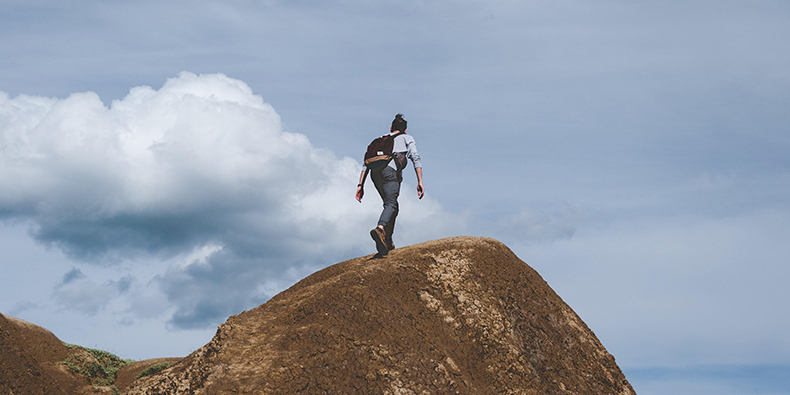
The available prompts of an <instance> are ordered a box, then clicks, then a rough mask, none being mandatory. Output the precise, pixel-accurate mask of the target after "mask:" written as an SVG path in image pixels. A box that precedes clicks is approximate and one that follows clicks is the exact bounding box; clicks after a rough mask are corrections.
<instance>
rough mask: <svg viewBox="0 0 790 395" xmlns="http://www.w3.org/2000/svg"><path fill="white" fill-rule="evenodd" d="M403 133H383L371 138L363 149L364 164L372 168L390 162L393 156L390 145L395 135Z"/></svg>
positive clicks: (392, 143) (391, 145) (393, 141)
mask: <svg viewBox="0 0 790 395" xmlns="http://www.w3.org/2000/svg"><path fill="white" fill-rule="evenodd" d="M404 133H405V132H398V133H395V134H385V135H383V136H381V137H378V138H376V139H375V140H373V141H372V142H371V143H370V144H369V145H368V150H367V151H365V166H367V167H368V169H371V170H372V169H377V168H379V167H382V166H386V165H387V164H388V163H390V161H391V160H392V158H393V154H392V147H393V145H394V143H395V137H398V136H400V135H401V134H404Z"/></svg>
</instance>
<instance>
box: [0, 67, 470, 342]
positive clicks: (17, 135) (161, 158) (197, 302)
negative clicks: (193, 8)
mask: <svg viewBox="0 0 790 395" xmlns="http://www.w3.org/2000/svg"><path fill="white" fill-rule="evenodd" d="M371 138H372V137H371ZM366 143H367V141H364V142H360V143H359V145H360V150H362V149H363V148H364V146H365V144H366ZM0 152H1V153H2V156H0V188H1V189H2V191H3V192H2V193H0V215H2V218H5V219H26V220H30V221H31V222H32V224H33V225H32V227H31V234H32V235H33V237H34V238H35V239H36V240H38V241H39V242H42V243H45V244H48V245H53V246H56V247H58V248H60V249H62V250H63V251H64V252H66V253H67V254H68V256H70V257H71V258H72V259H76V260H78V261H90V262H94V263H100V264H105V265H111V264H120V263H121V262H128V261H129V259H132V260H134V259H138V260H144V259H164V260H168V259H170V258H177V259H176V261H175V262H174V263H172V266H171V267H169V268H168V269H167V271H166V272H163V274H161V276H160V282H159V283H160V284H161V287H162V289H163V290H164V292H165V293H166V294H167V297H168V299H169V300H170V302H171V303H174V304H176V305H177V306H179V308H183V309H182V310H179V311H177V312H176V315H175V317H177V318H178V317H181V318H182V319H183V320H186V321H189V322H190V324H189V325H190V326H192V325H204V324H207V323H209V321H212V320H213V321H217V320H221V319H224V317H225V316H227V315H228V314H230V313H233V312H236V311H238V310H240V309H242V308H249V307H251V306H250V304H251V303H253V302H255V303H258V302H261V301H262V300H260V298H261V295H262V293H261V289H266V290H267V291H266V292H265V293H266V294H271V291H272V289H271V284H275V283H276V284H281V283H282V282H281V281H279V280H274V282H272V281H273V280H272V279H278V278H281V277H282V276H286V272H287V271H288V269H289V268H292V267H312V268H313V269H315V268H317V267H320V266H322V265H327V264H331V263H334V262H336V261H338V260H340V259H344V258H350V257H352V256H355V255H360V254H364V253H369V252H372V249H373V248H372V247H373V245H372V241H370V240H368V239H367V238H366V235H367V232H366V230H367V228H369V227H371V226H373V225H374V224H375V221H376V219H377V216H378V212H379V210H380V208H379V207H380V202H378V198H377V197H376V196H375V192H373V193H372V194H370V193H369V195H368V197H367V198H366V199H365V202H364V203H363V204H362V205H360V204H359V203H357V202H356V201H355V200H354V198H353V192H354V186H355V185H356V183H357V177H358V176H359V171H360V169H361V165H360V164H359V163H358V162H357V161H355V160H353V159H351V158H337V157H336V156H335V155H334V154H333V153H332V152H330V151H328V150H325V149H320V148H316V147H313V146H312V145H311V143H310V141H309V140H308V139H307V137H305V136H304V135H301V134H296V133H289V132H285V131H283V130H282V127H281V122H280V117H279V115H278V114H277V113H276V112H275V111H274V109H273V108H272V107H271V106H270V105H269V104H267V103H265V102H264V101H263V99H262V98H261V97H260V96H258V95H255V94H253V93H252V91H251V89H250V88H249V87H248V86H247V85H246V84H245V83H243V82H241V81H239V80H236V79H232V78H228V77H227V76H225V75H222V74H211V75H195V74H191V73H187V72H184V73H181V74H180V75H179V76H178V77H176V78H171V79H169V80H168V81H167V82H166V83H165V84H164V86H163V87H162V88H161V89H159V90H155V89H153V88H151V87H145V86H143V87H136V88H132V89H131V90H130V92H129V94H128V96H126V97H125V98H124V99H123V100H117V101H113V102H112V104H111V105H110V106H105V105H104V103H103V102H102V101H101V100H100V98H99V97H98V96H97V95H96V94H94V93H91V92H87V93H75V94H72V95H70V96H69V97H67V98H65V99H49V98H41V97H33V96H25V95H20V96H18V97H15V98H13V99H10V98H9V97H8V95H6V94H0ZM370 189H371V190H372V188H370ZM371 195H372V196H371ZM404 200H405V201H404V203H405V204H404V206H406V207H407V209H404V210H402V212H401V215H400V218H402V219H403V221H401V222H400V224H403V225H402V226H400V227H399V229H400V234H396V240H408V241H409V242H418V241H424V240H426V239H430V238H437V237H441V236H444V235H446V234H447V232H450V231H453V232H456V231H457V229H458V228H459V227H463V226H464V223H465V222H464V219H463V217H460V216H457V215H454V214H451V213H448V212H447V211H445V210H443V209H442V207H441V206H440V205H439V204H438V203H437V202H435V201H433V200H431V199H430V198H426V199H424V201H422V202H419V204H413V202H411V200H415V201H416V199H415V198H414V197H410V198H406V199H404ZM426 222H428V223H429V225H427V226H422V225H424V223H426ZM426 230H427V231H426ZM403 235H407V236H405V237H404V236H403ZM399 238H400V239H399ZM178 257H181V258H178ZM300 273H301V271H300ZM72 274H73V275H74V276H76V275H77V274H79V273H76V274H75V273H72ZM77 277H78V276H77ZM79 281H83V282H85V281H88V280H82V279H77V280H75V281H74V282H75V283H77V282H79ZM176 284H177V285H178V286H175V285H176ZM267 284H268V285H267ZM82 285H84V287H82V288H80V287H71V285H70V284H69V287H68V288H67V287H66V285H65V284H64V285H63V289H60V290H59V291H57V297H58V298H59V299H61V300H66V301H68V302H67V303H69V304H70V305H73V306H78V307H79V309H80V310H81V311H84V312H86V313H89V314H95V313H96V312H97V311H98V310H100V309H101V308H102V306H103V305H102V304H101V303H100V302H99V301H100V300H101V299H102V298H104V297H107V296H108V295H107V293H106V292H104V291H106V289H105V288H107V287H105V286H99V285H96V286H93V285H91V284H90V283H88V282H85V283H84V284H82ZM94 285H95V284H94ZM126 285H127V287H126V288H127V289H128V285H129V284H126ZM261 287H263V288H261ZM78 288H79V290H78ZM208 295H210V296H211V297H210V298H209V296H208ZM213 321H212V323H213ZM176 323H177V322H176Z"/></svg>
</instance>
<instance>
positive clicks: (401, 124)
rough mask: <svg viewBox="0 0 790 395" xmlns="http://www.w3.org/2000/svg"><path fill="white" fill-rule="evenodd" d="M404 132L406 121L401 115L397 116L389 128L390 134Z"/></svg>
mask: <svg viewBox="0 0 790 395" xmlns="http://www.w3.org/2000/svg"><path fill="white" fill-rule="evenodd" d="M396 131H401V132H405V131H406V120H405V119H403V114H398V115H396V116H395V119H393V120H392V127H391V128H390V132H396Z"/></svg>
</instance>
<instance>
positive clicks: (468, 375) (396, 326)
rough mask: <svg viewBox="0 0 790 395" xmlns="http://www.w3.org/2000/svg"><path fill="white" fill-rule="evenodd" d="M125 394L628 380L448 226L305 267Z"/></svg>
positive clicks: (567, 317)
mask: <svg viewBox="0 0 790 395" xmlns="http://www.w3.org/2000/svg"><path fill="white" fill-rule="evenodd" d="M128 393H129V394H135V395H136V394H147V395H154V394H255V393H267V394H299V393H304V394H316V393H321V394H323V393H330V394H346V393H359V394H494V393H506V394H620V395H630V394H634V390H633V388H632V387H631V385H630V384H629V383H628V381H627V380H626V378H625V376H624V375H623V373H622V372H621V371H620V369H619V367H618V366H617V364H616V363H615V360H614V358H613V357H612V356H611V355H610V354H609V353H608V352H607V351H606V349H605V348H604V347H603V345H602V344H601V343H600V341H599V340H598V339H597V338H596V336H595V334H594V333H593V332H592V331H591V330H590V329H589V328H588V327H587V325H585V324H584V322H582V320H581V319H580V318H579V317H578V316H577V315H576V313H575V312H574V311H573V310H572V309H571V308H570V307H569V306H568V305H567V304H565V302H563V301H562V299H560V297H559V296H557V294H556V293H555V292H554V291H553V290H552V289H551V288H550V287H549V286H548V284H546V282H545V281H544V280H543V279H542V278H541V277H540V275H538V273H537V272H536V271H535V270H533V269H532V268H530V267H529V266H528V265H527V264H526V263H524V262H523V261H521V260H520V259H519V258H518V257H516V255H515V254H513V252H512V251H510V250H509V249H508V248H507V247H506V246H505V245H504V244H502V243H500V242H498V241H496V240H493V239H488V238H477V237H454V238H448V239H442V240H436V241H431V242H427V243H422V244H418V245H413V246H409V247H404V248H399V249H397V250H394V251H392V252H391V253H390V255H389V256H387V257H386V258H385V259H371V257H361V258H356V259H351V260H348V261H345V262H342V263H338V264H336V265H333V266H330V267H328V268H326V269H323V270H321V271H318V272H316V273H314V274H313V275H311V276H309V277H307V278H305V279H304V280H302V281H300V282H299V283H297V284H295V285H294V286H293V287H291V288H290V289H288V290H286V291H284V292H282V293H280V294H278V295H277V296H275V297H274V298H272V299H271V300H269V301H268V302H267V303H265V304H263V305H261V306H259V307H257V308H255V309H252V310H250V311H245V312H243V313H241V314H238V315H234V316H231V317H230V318H228V320H227V321H226V322H225V323H224V324H222V325H220V326H219V328H218V329H217V333H216V335H215V336H214V338H213V339H212V340H211V341H210V342H209V343H208V344H206V345H205V346H203V347H202V348H200V349H199V350H197V351H195V352H194V353H192V354H191V355H189V356H187V357H186V358H184V359H183V360H181V361H180V362H179V363H177V364H175V365H174V366H172V367H171V368H169V369H167V370H164V371H162V372H161V373H160V374H157V375H152V376H148V377H144V378H141V379H139V380H137V381H136V382H134V383H133V385H132V387H131V388H130V389H129V390H128Z"/></svg>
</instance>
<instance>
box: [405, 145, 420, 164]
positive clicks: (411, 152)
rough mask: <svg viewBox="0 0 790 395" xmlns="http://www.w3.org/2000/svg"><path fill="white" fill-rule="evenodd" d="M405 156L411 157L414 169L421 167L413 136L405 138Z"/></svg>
mask: <svg viewBox="0 0 790 395" xmlns="http://www.w3.org/2000/svg"><path fill="white" fill-rule="evenodd" d="M406 156H407V157H408V158H409V159H411V163H412V164H413V165H414V168H415V169H416V168H419V167H422V163H420V154H419V153H418V152H417V143H415V142H414V139H413V138H411V139H408V140H406Z"/></svg>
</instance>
